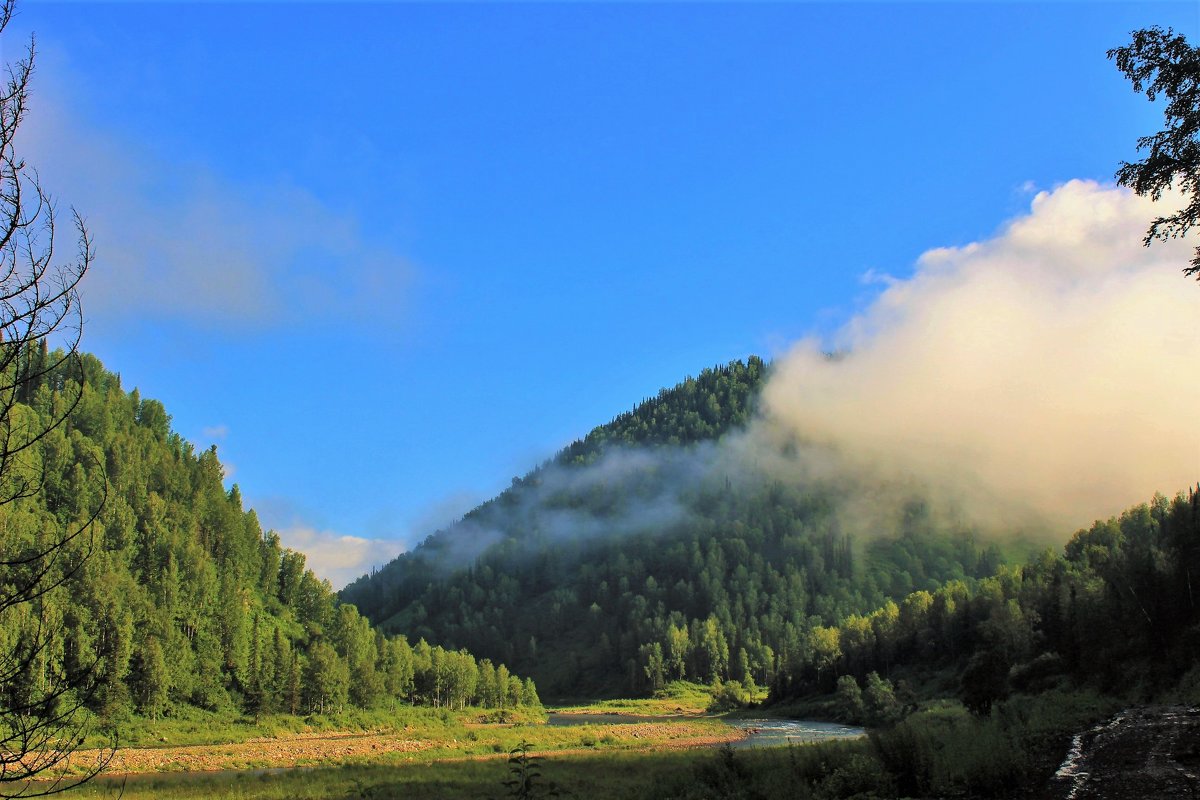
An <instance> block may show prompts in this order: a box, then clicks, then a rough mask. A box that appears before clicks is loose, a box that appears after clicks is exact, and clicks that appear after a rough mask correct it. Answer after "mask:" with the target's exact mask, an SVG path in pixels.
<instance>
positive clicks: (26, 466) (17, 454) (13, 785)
mask: <svg viewBox="0 0 1200 800" xmlns="http://www.w3.org/2000/svg"><path fill="white" fill-rule="evenodd" d="M14 5H15V2H14V0H3V2H0V32H2V31H3V30H4V29H5V28H6V27H7V26H8V23H9V22H10V21H11V20H12V16H13V12H14ZM33 64H34V43H33V41H32V39H31V40H30V43H29V47H28V49H27V51H26V54H25V56H24V57H23V58H21V59H19V60H17V61H16V62H14V63H10V64H8V65H7V67H6V71H7V76H6V79H5V80H4V82H3V87H2V90H0V92H2V93H0V631H2V632H3V636H2V637H0V796H2V797H33V796H41V795H46V794H52V793H54V792H58V791H61V790H63V789H65V788H68V787H69V786H73V785H77V784H78V783H80V782H82V781H83V780H86V779H87V778H89V777H91V776H92V775H94V774H96V773H97V772H98V771H99V770H100V769H101V768H102V767H103V765H104V764H105V763H107V760H108V758H111V754H112V751H111V750H108V751H106V753H105V754H103V755H101V756H100V758H99V759H97V760H96V761H95V762H94V763H91V764H89V765H87V766H85V767H84V769H83V772H82V773H80V772H79V771H78V765H76V769H74V770H72V771H73V772H74V774H75V776H74V777H67V775H68V771H69V769H70V768H71V766H72V765H71V761H72V759H73V755H74V753H75V750H76V749H77V748H78V747H79V745H80V744H81V743H82V741H83V735H84V733H85V727H86V724H87V723H86V712H85V711H84V706H85V704H86V703H87V702H88V701H89V700H90V699H91V697H92V695H93V692H94V689H95V681H94V680H93V675H94V674H95V672H96V664H97V663H98V657H96V658H93V659H91V660H88V661H86V662H84V663H82V664H79V663H71V661H70V659H64V658H62V657H61V655H60V654H61V653H62V652H63V651H64V650H65V649H66V648H68V647H69V643H67V642H65V641H64V636H63V631H62V623H61V619H58V618H57V617H56V614H55V612H54V607H53V604H51V603H49V602H47V601H48V600H49V595H50V594H51V593H52V592H54V591H55V590H56V589H58V588H59V587H61V586H63V584H64V583H65V582H66V581H68V580H69V579H70V578H71V576H72V575H74V574H75V573H77V572H78V571H79V570H80V569H81V567H82V565H83V563H84V561H85V560H86V558H87V556H88V555H89V554H90V551H91V541H90V539H91V530H92V523H93V522H94V521H95V519H96V515H97V514H98V513H99V510H100V507H101V506H102V505H103V494H104V493H101V499H100V501H99V502H97V503H95V504H94V505H95V507H94V508H91V509H88V510H87V512H86V513H85V514H84V515H83V517H84V518H83V519H79V518H75V519H73V520H71V521H68V522H65V523H58V524H48V522H47V521H46V520H39V521H38V522H37V523H36V524H31V523H30V521H29V517H28V515H22V513H21V512H22V501H23V500H25V499H27V498H33V497H35V496H36V495H38V494H39V493H40V492H41V491H42V489H43V487H44V483H45V480H44V479H45V473H44V470H43V468H42V465H41V459H40V452H39V450H40V447H39V445H40V443H41V442H42V440H43V439H44V438H45V437H46V436H47V435H48V434H49V433H50V432H51V431H53V430H55V429H57V428H59V427H60V426H62V425H64V424H66V422H67V420H68V419H69V418H70V416H71V414H72V413H73V412H74V410H75V409H76V407H77V406H78V404H79V402H80V399H81V398H82V393H83V389H82V385H83V381H82V376H81V379H80V380H79V381H78V382H75V381H62V382H61V385H55V386H53V387H52V389H53V390H54V391H56V392H57V394H58V396H57V402H56V403H55V404H54V407H53V410H52V411H51V412H50V413H49V414H39V413H36V412H34V411H33V410H32V409H31V408H29V406H28V405H26V404H27V403H28V401H29V399H30V395H31V393H32V391H33V390H34V389H36V388H37V387H38V386H39V385H42V384H43V383H45V382H46V381H51V382H55V383H57V381H53V380H52V378H53V377H54V376H62V375H66V374H68V373H70V372H71V371H72V369H73V368H75V367H77V366H78V364H79V359H78V345H79V337H80V333H81V330H82V313H81V309H80V305H79V294H78V286H79V283H80V281H81V280H82V278H83V275H84V273H86V271H87V269H88V266H89V265H90V264H91V262H92V257H93V253H92V245H91V240H90V237H89V235H88V232H87V229H86V227H85V226H84V223H83V220H82V218H81V217H80V216H79V214H78V213H75V212H74V211H72V221H73V223H74V228H75V232H76V235H77V240H76V245H77V250H76V251H75V253H74V254H73V257H72V259H71V260H69V261H67V262H66V263H64V262H62V261H60V260H59V258H58V256H57V254H56V252H55V234H56V230H55V222H56V213H55V207H54V203H53V201H52V200H51V198H50V197H49V195H48V194H47V193H46V191H45V190H44V189H43V188H42V186H41V184H40V182H39V180H38V175H37V173H36V172H35V171H33V170H32V169H30V168H28V167H26V165H25V162H24V161H23V160H22V159H21V158H20V156H19V155H18V153H17V150H16V147H15V143H14V141H15V138H16V134H17V130H18V128H19V127H20V125H21V123H22V121H23V120H24V118H25V114H26V111H27V108H28V97H29V95H28V92H29V81H30V77H31V76H32V74H33ZM48 339H53V340H54V344H55V347H54V349H53V350H51V349H50V348H49V347H48ZM81 774H82V777H80V775H81ZM35 778H36V779H38V781H37V782H32V781H33V779H35Z"/></svg>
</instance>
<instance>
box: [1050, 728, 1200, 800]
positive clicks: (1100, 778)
mask: <svg viewBox="0 0 1200 800" xmlns="http://www.w3.org/2000/svg"><path fill="white" fill-rule="evenodd" d="M1039 796H1040V797H1041V798H1045V800H1143V799H1144V800H1153V799H1155V798H1188V797H1196V798H1200V708H1197V707H1189V706H1139V707H1135V708H1127V709H1125V710H1124V711H1122V712H1120V713H1119V714H1116V715H1115V716H1113V717H1112V718H1111V719H1108V720H1106V721H1105V722H1102V723H1100V724H1099V725H1096V726H1095V727H1093V728H1090V729H1089V730H1086V731H1081V732H1079V733H1077V734H1076V735H1075V737H1074V739H1073V740H1072V742H1071V749H1070V751H1069V752H1068V753H1067V757H1066V759H1065V760H1064V761H1063V762H1062V765H1061V766H1060V767H1059V768H1058V770H1057V772H1056V773H1055V774H1054V776H1053V777H1052V778H1051V779H1050V782H1049V785H1048V786H1047V787H1046V790H1045V792H1044V793H1042V794H1040V795H1039Z"/></svg>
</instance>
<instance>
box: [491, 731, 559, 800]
mask: <svg viewBox="0 0 1200 800" xmlns="http://www.w3.org/2000/svg"><path fill="white" fill-rule="evenodd" d="M530 747H531V745H530V744H529V742H521V743H520V744H519V745H517V746H516V747H514V748H513V749H512V750H511V751H509V755H508V778H507V779H506V780H504V781H502V784H503V786H504V788H505V789H506V790H507V791H506V793H505V795H504V796H505V797H513V798H521V800H532V798H536V797H559V796H561V792H560V791H559V789H558V786H557V785H556V784H555V783H554V782H553V781H550V782H549V783H546V782H544V781H543V780H542V767H541V763H540V762H539V760H538V759H537V758H536V757H534V756H531V755H529V748H530Z"/></svg>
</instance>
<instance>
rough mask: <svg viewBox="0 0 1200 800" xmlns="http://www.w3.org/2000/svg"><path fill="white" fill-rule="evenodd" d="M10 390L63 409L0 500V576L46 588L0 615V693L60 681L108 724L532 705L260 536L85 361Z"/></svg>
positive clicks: (158, 426)
mask: <svg viewBox="0 0 1200 800" xmlns="http://www.w3.org/2000/svg"><path fill="white" fill-rule="evenodd" d="M27 357H29V358H41V359H43V360H45V351H44V349H43V350H42V352H41V353H40V354H39V353H37V352H36V350H35V352H33V353H30V354H28V356H27ZM53 360H54V359H51V361H53ZM30 372H31V373H36V372H37V370H30ZM24 388H25V389H26V390H27V391H24V392H23V398H22V399H23V400H24V401H25V402H24V403H23V404H21V405H19V406H18V407H17V409H16V412H15V413H18V414H21V415H36V416H37V417H38V418H41V419H43V420H44V419H48V418H49V417H50V415H51V414H53V413H55V410H56V409H57V410H58V411H59V412H61V410H62V408H63V407H64V404H69V402H70V401H69V400H68V399H67V398H73V397H75V396H79V403H78V406H77V408H76V409H75V411H74V412H73V413H72V414H70V416H69V417H68V418H67V421H66V423H65V424H64V425H61V426H59V427H57V428H54V429H52V430H50V432H49V434H48V435H46V436H45V438H44V439H42V440H41V441H40V442H39V443H38V447H37V449H36V453H35V454H34V456H35V457H34V459H33V461H34V462H35V463H30V464H27V465H24V466H25V467H26V468H28V469H29V470H30V471H31V473H36V474H39V475H41V476H42V479H41V481H40V483H41V485H40V491H37V492H31V493H29V494H28V496H25V497H22V498H20V499H17V500H16V501H14V502H11V503H7V504H0V552H2V553H3V555H4V557H5V558H6V559H7V561H6V563H5V570H4V572H3V574H2V577H0V580H3V581H5V582H6V583H9V582H12V583H16V582H19V581H20V580H21V577H22V575H23V574H29V575H37V574H38V573H39V570H42V571H44V573H45V574H44V577H43V578H42V579H41V582H42V585H43V586H45V587H50V590H49V591H48V592H46V593H44V594H42V595H41V596H40V597H35V598H34V599H33V600H31V601H29V602H25V603H22V604H19V605H16V606H12V607H9V608H5V609H0V648H3V649H2V650H0V652H3V653H4V654H5V655H6V657H10V661H9V662H5V663H6V664H7V663H17V664H22V663H24V664H26V666H28V669H21V670H18V671H17V673H6V681H5V685H4V687H3V691H5V692H8V693H10V694H13V695H14V696H18V697H37V696H39V694H38V693H39V692H45V691H46V690H45V686H46V685H47V684H50V685H54V683H55V680H58V679H65V680H69V681H71V682H73V683H75V684H76V685H77V686H79V688H80V692H81V694H79V695H77V696H79V697H80V698H81V699H82V700H83V701H84V702H85V703H86V705H87V706H89V707H90V708H91V709H92V710H94V711H98V712H100V713H101V714H102V715H104V716H105V717H107V718H109V719H119V718H121V717H123V716H124V715H127V714H129V713H136V714H142V715H145V716H148V717H157V716H161V715H171V714H175V713H181V712H185V711H186V710H187V709H189V708H194V707H198V708H202V709H209V710H222V709H227V710H241V711H245V712H248V713H252V714H258V713H262V712H290V713H309V712H325V711H329V710H331V709H338V708H341V707H343V706H345V705H347V704H352V705H355V706H359V707H373V706H376V705H379V704H383V703H387V702H389V701H392V700H396V699H405V700H411V701H414V702H429V703H439V704H441V703H454V704H456V705H461V704H463V703H467V702H483V703H485V704H492V705H495V704H500V703H503V704H512V703H518V702H527V701H528V702H534V701H535V700H536V693H535V691H534V689H533V686H532V684H527V683H521V682H519V681H518V682H517V685H516V686H515V687H514V686H512V685H510V678H511V676H510V675H509V674H508V672H507V670H506V669H505V668H504V667H503V666H501V667H499V669H500V670H503V673H502V675H503V678H504V682H505V685H504V686H503V689H502V690H501V689H500V688H499V685H498V678H497V669H496V667H494V665H492V664H491V663H490V662H487V663H486V664H477V663H476V661H475V659H474V658H473V657H472V656H471V655H470V654H468V653H466V652H461V653H459V652H453V651H447V650H444V649H442V648H441V647H431V646H430V645H428V644H426V643H425V642H418V643H416V645H415V646H412V645H410V644H409V643H408V642H407V641H406V640H404V639H403V638H385V637H383V636H382V635H380V634H379V633H378V632H377V631H375V630H374V629H372V627H371V626H370V624H369V623H368V622H367V620H366V619H365V618H363V617H361V616H360V615H359V613H358V611H357V610H356V609H355V608H354V607H353V606H351V605H346V604H342V603H340V602H339V601H338V600H337V598H336V596H335V595H334V593H333V591H332V589H331V587H330V586H329V584H328V582H326V581H321V580H319V579H318V578H317V577H316V576H315V575H313V573H312V572H311V571H309V570H307V569H306V568H305V558H304V555H303V554H302V553H298V552H295V551H292V550H289V549H287V548H285V547H283V546H281V544H280V540H279V537H278V536H277V535H276V534H275V533H273V532H266V533H264V532H263V530H262V528H261V526H260V525H259V521H258V518H257V516H256V515H255V513H254V512H253V511H252V510H246V509H245V508H244V507H243V505H242V499H241V494H240V492H239V490H238V487H237V486H234V487H232V488H231V489H229V490H226V489H225V487H224V485H223V468H222V466H221V464H220V462H219V460H218V459H217V455H216V450H215V448H212V449H209V450H205V451H203V452H199V453H198V452H196V451H195V449H194V448H193V446H192V445H191V444H190V443H189V442H187V441H186V440H184V439H183V438H182V437H180V436H179V435H178V434H176V433H174V432H172V431H171V428H170V417H169V416H168V414H167V412H166V409H164V408H163V406H162V404H161V403H159V402H157V401H155V400H149V399H144V398H142V397H141V396H140V394H139V393H138V391H137V390H136V389H135V390H134V391H132V392H126V391H124V389H122V387H121V382H120V378H119V376H117V375H114V374H113V373H111V372H108V371H106V370H105V369H104V367H103V366H102V365H101V364H100V362H99V361H98V360H96V359H95V358H93V357H91V356H87V355H84V356H82V357H81V359H80V361H79V363H78V370H75V369H67V365H64V366H62V367H61V368H59V369H55V370H53V371H51V372H49V373H47V374H45V375H42V376H41V377H39V378H38V379H36V380H34V381H31V382H30V383H29V384H28V385H27V386H26V387H24ZM60 415H61V413H60ZM35 427H37V426H35ZM43 427H44V426H43ZM10 466H11V465H10ZM92 515H96V516H95V522H94V523H93V524H91V525H90V526H89V525H86V521H87V520H88V519H89V518H90V517H91V516H92ZM80 527H82V530H83V534H81V535H80V536H77V537H75V538H74V539H71V540H69V541H66V542H64V543H63V545H62V546H61V547H60V548H58V552H57V554H56V553H53V552H52V553H50V554H49V555H48V556H46V557H39V556H37V553H38V552H39V550H41V549H43V543H44V542H46V541H48V540H49V541H54V539H53V537H55V536H58V534H57V532H58V531H60V530H75V529H77V528H80ZM48 537H50V538H49V539H48ZM14 564H17V565H18V566H13V565H14ZM38 626H43V627H42V628H41V629H40V630H50V631H53V632H55V634H54V635H55V638H54V639H53V641H52V642H51V643H50V644H51V646H49V647H42V648H39V649H38V650H35V651H32V652H29V653H26V651H29V650H30V648H31V647H32V645H31V644H30V642H38V641H42V642H44V641H45V636H44V635H41V638H40V639H39V635H34V634H35V633H37V632H38V631H39V627H38ZM25 655H30V656H34V658H26V657H25ZM35 667H36V669H35ZM18 673H19V674H18ZM47 676H50V677H47ZM81 677H85V678H86V680H81ZM10 707H11V704H10Z"/></svg>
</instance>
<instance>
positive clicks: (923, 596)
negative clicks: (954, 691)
mask: <svg viewBox="0 0 1200 800" xmlns="http://www.w3.org/2000/svg"><path fill="white" fill-rule="evenodd" d="M1198 576H1200V486H1198V487H1197V488H1196V489H1194V490H1189V491H1188V492H1187V493H1186V494H1179V495H1177V496H1176V497H1175V498H1173V499H1170V500H1168V499H1167V498H1166V497H1164V496H1162V495H1156V496H1155V497H1154V499H1153V500H1151V501H1150V502H1149V503H1147V504H1143V505H1139V506H1136V507H1134V508H1131V509H1129V510H1127V511H1125V512H1124V513H1122V514H1121V515H1120V516H1118V517H1114V518H1112V519H1109V520H1107V521H1098V522H1096V523H1095V524H1094V525H1092V526H1091V527H1090V528H1087V529H1084V530H1080V531H1079V532H1077V533H1076V534H1075V535H1074V536H1073V537H1072V538H1071V540H1070V541H1069V542H1068V543H1067V544H1066V546H1065V547H1064V548H1063V551H1062V552H1061V553H1055V552H1052V551H1045V552H1043V553H1041V554H1040V555H1039V556H1037V557H1036V558H1033V559H1031V560H1030V561H1029V562H1028V563H1026V564H1024V565H1023V566H1001V567H1000V568H999V569H998V570H997V572H996V574H995V575H993V576H991V577H988V578H984V579H982V580H979V581H962V580H955V581H950V582H948V583H946V584H945V585H943V586H941V587H939V588H938V589H937V590H935V591H933V592H929V591H917V592H914V593H912V594H910V595H908V596H907V597H905V598H904V599H903V600H902V601H901V602H900V603H898V604H897V603H891V602H889V603H886V604H884V605H883V606H881V607H880V608H878V609H877V610H875V611H873V612H872V613H870V614H865V615H852V616H850V617H847V618H846V619H845V620H843V621H842V622H841V623H840V624H839V625H837V626H833V627H815V628H813V629H811V630H810V631H809V633H808V636H807V641H806V647H805V648H804V649H803V650H802V651H801V652H800V653H799V654H798V657H797V658H796V659H795V660H793V661H792V662H791V663H790V664H789V665H788V666H787V668H786V669H785V670H784V671H783V672H782V673H781V674H780V675H779V676H778V679H777V680H776V682H775V684H774V685H773V687H772V691H773V696H774V697H775V698H776V699H786V698H789V697H793V696H796V695H800V694H806V693H813V692H828V691H831V690H832V689H833V688H834V686H835V684H836V683H838V681H839V679H840V680H841V682H842V686H846V680H845V679H846V677H847V676H849V677H851V678H852V680H854V681H855V682H858V683H863V682H865V681H866V680H867V678H868V677H869V675H870V673H873V672H874V673H878V674H880V675H889V674H892V672H893V671H894V668H895V667H897V666H898V665H903V667H904V668H905V669H906V670H909V671H911V670H912V669H914V668H927V669H937V670H952V671H953V672H954V673H955V674H958V675H960V676H961V677H960V686H961V697H962V700H963V702H964V704H965V705H966V706H967V707H968V708H969V709H971V710H973V711H975V712H978V713H984V712H986V711H987V710H988V709H989V708H990V707H991V706H992V704H993V703H995V702H997V701H999V700H1002V699H1004V698H1005V697H1007V696H1008V694H1009V693H1010V692H1014V691H1019V692H1023V693H1030V692H1032V693H1036V692H1038V691H1041V690H1043V689H1046V688H1051V687H1055V686H1058V685H1059V684H1061V683H1062V682H1064V681H1067V682H1069V683H1084V682H1086V683H1090V684H1092V685H1095V686H1096V687H1098V688H1099V689H1100V690H1102V691H1106V692H1113V693H1117V694H1119V693H1123V692H1130V691H1141V692H1142V693H1144V694H1147V695H1150V694H1153V693H1155V692H1159V691H1162V690H1163V689H1165V688H1168V687H1172V686H1174V685H1175V684H1176V683H1177V682H1178V681H1180V679H1181V678H1183V677H1184V676H1185V675H1188V674H1189V671H1190V677H1189V678H1187V680H1189V681H1190V682H1191V683H1192V684H1193V685H1194V687H1197V688H1200V662H1197V659H1196V654H1197V652H1200V585H1198V580H1197V577H1198Z"/></svg>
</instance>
